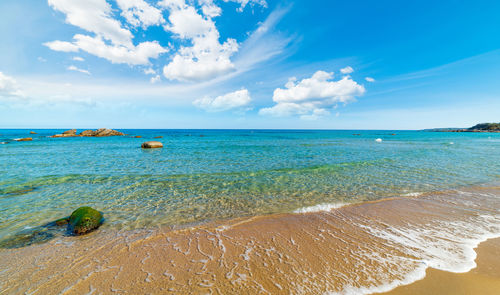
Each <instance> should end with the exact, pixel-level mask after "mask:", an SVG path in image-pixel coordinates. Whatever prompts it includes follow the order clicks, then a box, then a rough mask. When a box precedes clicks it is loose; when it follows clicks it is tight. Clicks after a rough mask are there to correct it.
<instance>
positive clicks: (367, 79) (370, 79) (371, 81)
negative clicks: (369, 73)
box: [365, 77, 375, 83]
mask: <svg viewBox="0 0 500 295" xmlns="http://www.w3.org/2000/svg"><path fill="white" fill-rule="evenodd" d="M365 80H366V81H367V82H370V83H373V82H375V79H373V78H372V77H366V78H365Z"/></svg>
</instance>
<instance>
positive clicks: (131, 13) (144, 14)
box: [116, 0, 165, 29]
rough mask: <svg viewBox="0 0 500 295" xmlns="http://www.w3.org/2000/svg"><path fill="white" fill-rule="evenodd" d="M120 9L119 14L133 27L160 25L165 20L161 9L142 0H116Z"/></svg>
mask: <svg viewBox="0 0 500 295" xmlns="http://www.w3.org/2000/svg"><path fill="white" fill-rule="evenodd" d="M116 3H117V4H118V7H120V9H121V10H122V13H121V15H122V16H123V17H124V18H125V19H126V20H127V22H128V23H129V24H131V25H132V26H134V27H139V26H141V27H142V28H144V29H145V28H147V27H149V26H154V25H160V24H163V23H164V22H165V20H164V19H163V16H162V13H161V10H159V9H158V8H156V7H153V6H151V5H149V4H148V3H146V1H144V0H116Z"/></svg>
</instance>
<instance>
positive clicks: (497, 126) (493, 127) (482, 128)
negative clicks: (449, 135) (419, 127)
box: [425, 123, 500, 132]
mask: <svg viewBox="0 0 500 295" xmlns="http://www.w3.org/2000/svg"><path fill="white" fill-rule="evenodd" d="M425 131H432V132H500V123H481V124H477V125H475V126H472V127H470V128H436V129H426V130H425Z"/></svg>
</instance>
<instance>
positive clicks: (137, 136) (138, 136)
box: [134, 135, 142, 138]
mask: <svg viewBox="0 0 500 295" xmlns="http://www.w3.org/2000/svg"><path fill="white" fill-rule="evenodd" d="M134 138H142V136H140V135H136V136H134Z"/></svg>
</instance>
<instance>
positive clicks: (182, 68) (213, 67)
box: [159, 0, 238, 81]
mask: <svg viewBox="0 0 500 295" xmlns="http://www.w3.org/2000/svg"><path fill="white" fill-rule="evenodd" d="M159 4H160V5H162V6H163V7H164V8H166V9H168V10H169V17H168V23H167V24H166V25H165V26H164V28H165V30H166V31H169V32H172V33H173V34H175V35H176V36H177V37H179V38H180V39H183V40H187V41H190V43H191V44H192V45H191V46H182V47H181V48H180V49H179V51H178V52H177V54H175V55H174V57H173V58H172V60H171V61H170V63H169V64H167V65H166V66H165V67H164V68H163V75H164V76H165V77H166V78H167V79H170V80H179V81H201V80H209V79H212V78H214V77H216V76H219V75H221V74H224V73H227V72H229V71H232V70H233V69H234V64H233V63H232V61H231V56H232V55H233V54H234V53H235V52H237V51H238V43H237V42H236V40H234V39H231V38H229V39H227V40H226V41H225V42H224V43H222V44H221V43H220V42H219V38H220V34H219V31H218V30H217V28H216V27H215V23H214V21H213V20H212V17H214V16H217V15H218V14H219V13H220V11H217V10H216V9H215V6H214V4H213V2H212V1H202V12H203V13H206V14H204V15H202V14H201V13H199V12H198V11H197V10H196V8H195V7H194V6H191V5H188V4H186V2H185V1H184V0H163V1H161V2H160V3H159ZM203 8H205V9H203Z"/></svg>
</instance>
